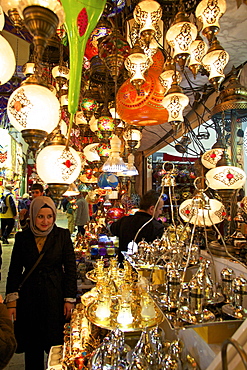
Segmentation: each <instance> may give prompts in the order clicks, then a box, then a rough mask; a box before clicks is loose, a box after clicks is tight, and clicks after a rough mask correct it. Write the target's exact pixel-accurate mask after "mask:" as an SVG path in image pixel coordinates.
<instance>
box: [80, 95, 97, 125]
mask: <svg viewBox="0 0 247 370" xmlns="http://www.w3.org/2000/svg"><path fill="white" fill-rule="evenodd" d="M81 108H82V111H83V114H84V116H85V118H86V120H87V122H88V123H89V122H90V119H91V118H92V116H93V114H94V112H95V111H96V109H97V108H98V103H97V101H96V100H94V99H92V98H83V99H82V101H81Z"/></svg>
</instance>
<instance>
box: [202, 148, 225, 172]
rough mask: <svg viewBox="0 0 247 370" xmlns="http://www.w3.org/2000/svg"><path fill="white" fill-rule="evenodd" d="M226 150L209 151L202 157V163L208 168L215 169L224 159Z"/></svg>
mask: <svg viewBox="0 0 247 370" xmlns="http://www.w3.org/2000/svg"><path fill="white" fill-rule="evenodd" d="M223 152H224V149H210V150H207V151H206V152H205V153H204V154H203V155H202V157H201V162H202V164H203V166H204V167H206V168H209V169H211V168H215V167H216V165H217V163H218V162H219V160H220V159H221V157H222V154H223Z"/></svg>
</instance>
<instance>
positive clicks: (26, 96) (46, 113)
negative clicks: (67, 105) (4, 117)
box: [7, 77, 60, 150]
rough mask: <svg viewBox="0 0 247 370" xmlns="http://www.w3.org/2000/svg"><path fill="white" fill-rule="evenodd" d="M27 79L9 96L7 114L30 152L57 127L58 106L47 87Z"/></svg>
mask: <svg viewBox="0 0 247 370" xmlns="http://www.w3.org/2000/svg"><path fill="white" fill-rule="evenodd" d="M29 79H30V80H29ZM29 79H27V80H25V82H24V83H23V84H22V85H21V86H20V87H19V88H18V89H16V90H15V91H14V92H13V93H12V94H11V96H10V98H9V100H8V105H7V113H8V117H9V120H10V122H11V124H12V125H13V126H14V127H15V128H16V130H17V131H21V133H22V136H23V138H24V140H25V141H26V142H27V143H28V144H29V148H30V149H31V150H32V149H37V146H38V145H39V144H40V142H41V141H42V140H44V138H45V137H46V136H47V134H49V133H50V132H51V131H53V129H54V128H55V127H56V126H57V125H58V123H59V120H60V104H59V101H58V99H57V98H56V96H55V95H54V94H53V93H52V92H51V91H50V90H49V89H48V88H47V87H45V86H44V85H40V84H38V83H36V82H34V83H32V80H31V79H32V77H29ZM29 82H30V83H29Z"/></svg>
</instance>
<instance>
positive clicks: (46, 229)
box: [6, 196, 77, 370]
mask: <svg viewBox="0 0 247 370" xmlns="http://www.w3.org/2000/svg"><path fill="white" fill-rule="evenodd" d="M55 220H56V207H55V204H54V202H53V200H52V199H51V198H50V197H45V196H40V197H37V198H35V199H34V200H33V201H32V203H31V206H30V228H28V229H27V230H25V231H22V232H18V233H17V234H16V236H15V244H14V247H13V251H12V256H11V262H10V266H9V272H8V277H7V287H6V301H7V307H8V311H9V315H10V317H11V318H13V320H15V323H14V325H15V334H16V339H17V344H18V348H17V352H25V369H26V370H30V369H32V370H33V369H35V370H43V369H44V351H46V352H47V353H48V352H49V350H50V347H51V346H54V345H59V344H63V326H64V323H65V321H66V320H69V318H70V315H71V310H72V309H73V304H74V302H75V297H76V292H77V286H76V263H75V255H74V249H73V245H72V241H71V239H70V233H69V230H68V229H63V228H60V227H57V226H56V224H55ZM40 256H42V257H40ZM38 259H39V263H38V264H37V265H36V267H35V268H34V269H33V271H32V272H31V274H30V275H29V276H27V275H28V272H30V270H32V268H33V266H34V265H35V263H36V262H37V260H38ZM25 277H27V278H26V280H25ZM20 286H21V287H20Z"/></svg>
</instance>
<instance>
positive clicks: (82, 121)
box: [75, 111, 88, 125]
mask: <svg viewBox="0 0 247 370" xmlns="http://www.w3.org/2000/svg"><path fill="white" fill-rule="evenodd" d="M75 123H76V124H77V125H87V124H88V122H87V120H86V118H85V117H84V114H83V112H82V111H78V112H76V115H75Z"/></svg>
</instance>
